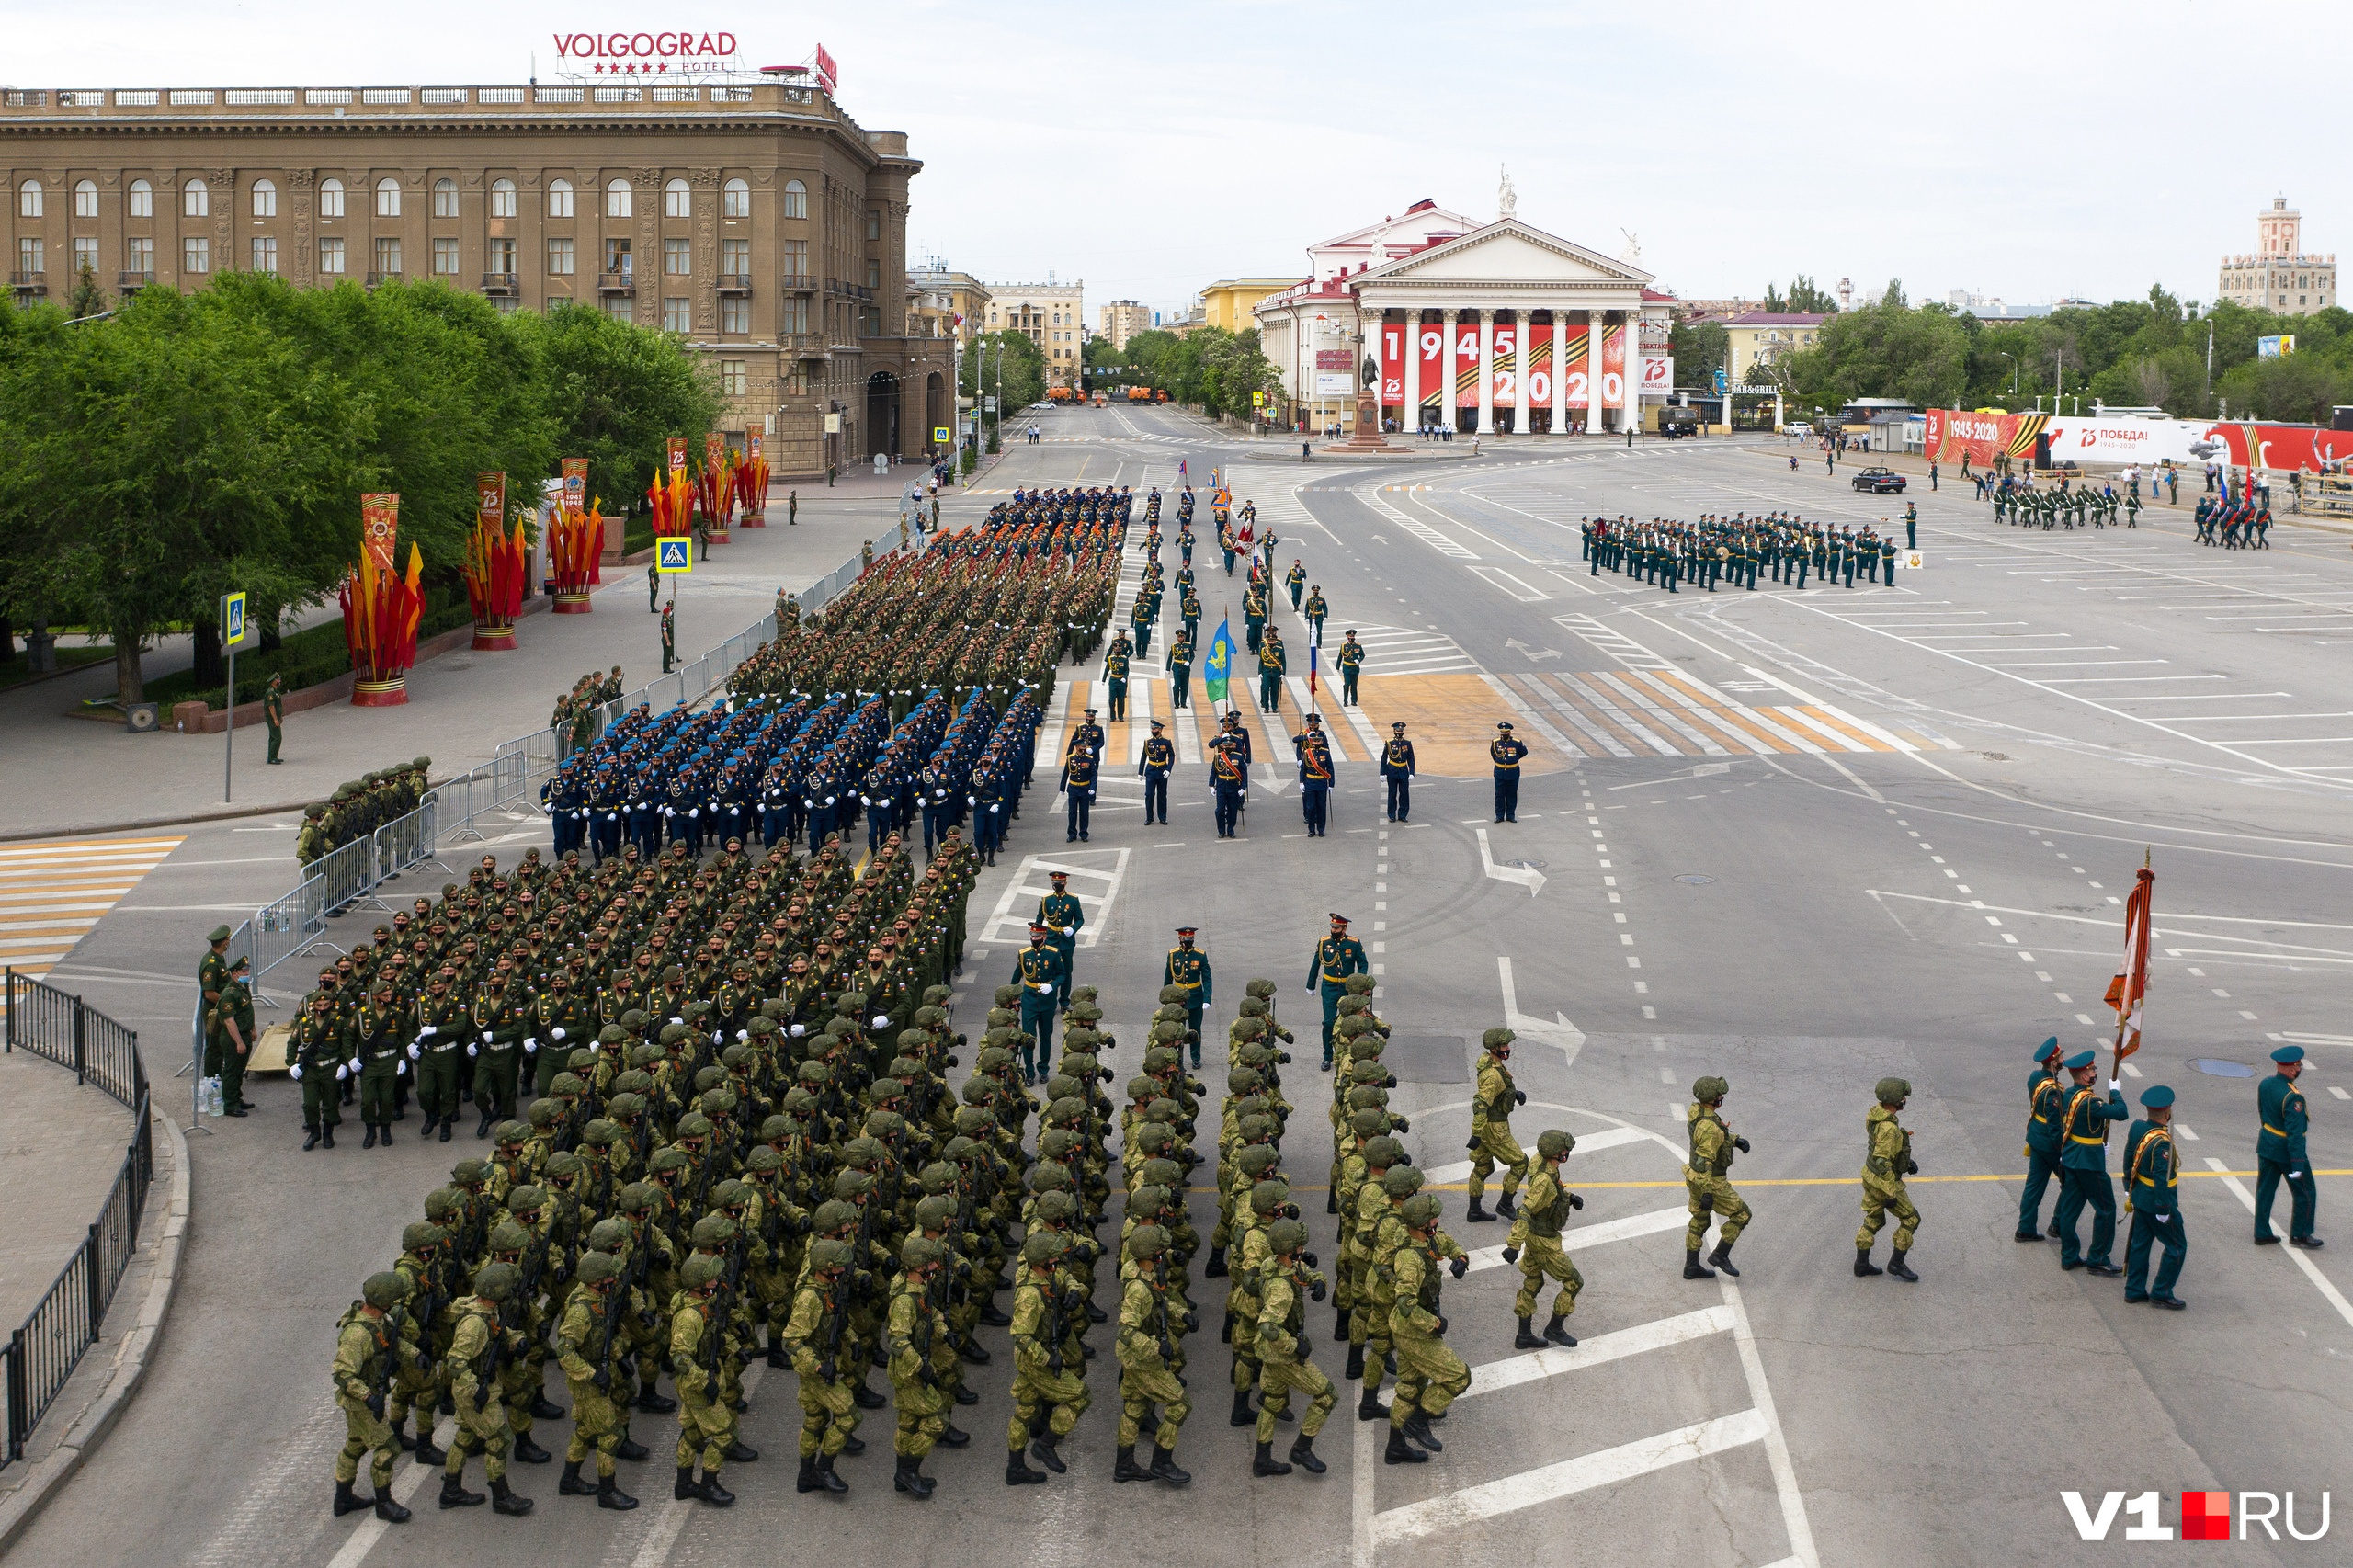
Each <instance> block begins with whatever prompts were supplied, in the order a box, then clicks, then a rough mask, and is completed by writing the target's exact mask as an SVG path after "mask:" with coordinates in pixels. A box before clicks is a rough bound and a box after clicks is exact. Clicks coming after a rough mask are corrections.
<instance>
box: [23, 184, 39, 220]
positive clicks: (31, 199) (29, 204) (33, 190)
mask: <svg viewBox="0 0 2353 1568" xmlns="http://www.w3.org/2000/svg"><path fill="white" fill-rule="evenodd" d="M17 217H19V218H38V217H40V181H39V180H37V179H28V180H27V181H26V182H25V183H24V184H22V185H20V186H18V187H17Z"/></svg>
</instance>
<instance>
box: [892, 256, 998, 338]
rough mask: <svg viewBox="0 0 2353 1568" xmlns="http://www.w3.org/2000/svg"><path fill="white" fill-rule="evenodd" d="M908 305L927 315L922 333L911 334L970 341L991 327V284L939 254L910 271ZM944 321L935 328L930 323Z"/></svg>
mask: <svg viewBox="0 0 2353 1568" xmlns="http://www.w3.org/2000/svg"><path fill="white" fill-rule="evenodd" d="M907 297H908V301H909V303H908V307H907V308H908V309H909V310H910V311H911V312H917V313H919V314H920V315H921V316H922V317H924V318H925V320H926V327H925V329H924V331H923V332H922V333H917V332H915V329H914V328H912V327H911V328H909V334H910V335H916V336H920V335H936V336H949V337H956V338H959V339H961V340H962V341H963V342H966V343H970V342H972V339H973V338H975V337H978V336H979V335H981V334H982V333H983V332H986V331H987V330H988V326H987V321H988V309H989V287H988V285H987V284H985V283H983V282H982V281H981V280H980V279H979V278H975V277H973V276H972V274H971V273H969V272H958V271H956V270H954V269H953V268H951V267H949V266H948V264H947V263H945V262H943V261H941V260H940V259H939V258H938V256H934V257H932V258H931V259H930V260H929V261H927V262H926V263H924V265H922V266H921V267H911V268H909V269H908V272H907ZM933 321H938V322H940V323H943V324H944V325H943V326H942V327H940V328H939V329H938V330H936V331H935V330H934V328H933V327H932V326H930V325H929V323H931V322H933Z"/></svg>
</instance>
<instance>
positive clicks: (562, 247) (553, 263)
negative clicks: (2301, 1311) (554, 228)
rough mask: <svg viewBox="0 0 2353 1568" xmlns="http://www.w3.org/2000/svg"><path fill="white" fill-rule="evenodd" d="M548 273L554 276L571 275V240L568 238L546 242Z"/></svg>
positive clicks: (566, 276)
mask: <svg viewBox="0 0 2353 1568" xmlns="http://www.w3.org/2000/svg"><path fill="white" fill-rule="evenodd" d="M548 273H549V275H550V276H551V277H555V278H569V277H571V276H572V242H571V241H570V240H550V241H549V242H548Z"/></svg>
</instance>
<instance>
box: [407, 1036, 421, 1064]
mask: <svg viewBox="0 0 2353 1568" xmlns="http://www.w3.org/2000/svg"><path fill="white" fill-rule="evenodd" d="M420 1054H422V1052H421V1051H420V1050H419V1048H418V1046H417V1043H416V1041H415V1040H411V1041H409V1042H408V1059H409V1060H410V1061H411V1062H414V1061H415V1060H416V1059H417V1057H418V1056H419V1055H420Z"/></svg>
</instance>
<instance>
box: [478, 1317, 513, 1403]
mask: <svg viewBox="0 0 2353 1568" xmlns="http://www.w3.org/2000/svg"><path fill="white" fill-rule="evenodd" d="M509 1299H510V1300H511V1299H512V1298H509ZM490 1324H491V1328H490V1348H488V1349H487V1350H485V1351H483V1357H482V1371H481V1372H480V1373H479V1374H478V1375H477V1376H476V1378H475V1380H474V1413H475V1414H476V1415H480V1414H481V1413H482V1411H483V1408H484V1407H486V1406H487V1405H488V1404H489V1403H490V1390H491V1385H492V1384H493V1383H495V1382H496V1381H498V1359H499V1355H500V1353H501V1352H502V1351H504V1350H505V1349H506V1304H505V1303H504V1302H502V1303H500V1305H499V1308H498V1310H497V1311H496V1312H493V1313H491V1315H490Z"/></svg>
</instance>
